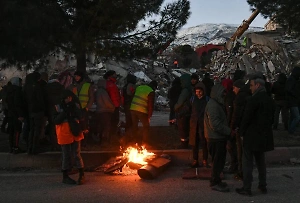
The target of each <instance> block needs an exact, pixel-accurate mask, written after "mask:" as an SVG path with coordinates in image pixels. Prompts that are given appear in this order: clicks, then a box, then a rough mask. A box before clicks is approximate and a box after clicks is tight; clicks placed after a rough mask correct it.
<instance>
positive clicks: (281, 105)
mask: <svg viewBox="0 0 300 203" xmlns="http://www.w3.org/2000/svg"><path fill="white" fill-rule="evenodd" d="M275 104H276V108H275V112H274V124H273V128H274V129H277V127H278V123H279V115H280V112H281V118H282V123H283V124H284V129H285V130H288V123H289V108H288V106H287V101H284V100H280V101H275Z"/></svg>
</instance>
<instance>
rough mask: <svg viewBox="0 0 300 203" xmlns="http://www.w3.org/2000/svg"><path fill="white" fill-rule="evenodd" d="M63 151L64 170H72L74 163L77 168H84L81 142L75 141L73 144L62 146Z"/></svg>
mask: <svg viewBox="0 0 300 203" xmlns="http://www.w3.org/2000/svg"><path fill="white" fill-rule="evenodd" d="M61 151H62V170H63V171H64V170H71V169H72V167H73V161H75V166H76V167H77V168H84V164H83V160H82V157H81V154H80V152H81V144H80V141H79V142H76V141H74V142H73V143H71V144H64V145H61Z"/></svg>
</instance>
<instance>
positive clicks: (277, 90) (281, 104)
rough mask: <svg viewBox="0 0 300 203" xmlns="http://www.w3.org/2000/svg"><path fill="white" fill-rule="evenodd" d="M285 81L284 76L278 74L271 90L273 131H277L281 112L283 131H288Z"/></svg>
mask: <svg viewBox="0 0 300 203" xmlns="http://www.w3.org/2000/svg"><path fill="white" fill-rule="evenodd" d="M286 80H287V77H286V75H285V74H284V73H280V74H279V75H278V79H277V81H276V82H274V84H273V86H272V89H271V92H272V94H274V101H275V104H276V108H275V114H274V124H273V130H277V128H278V123H279V115H280V112H281V117H282V123H283V125H284V129H285V130H288V123H289V108H288V106H287V100H286V94H287V92H286V89H285V84H286Z"/></svg>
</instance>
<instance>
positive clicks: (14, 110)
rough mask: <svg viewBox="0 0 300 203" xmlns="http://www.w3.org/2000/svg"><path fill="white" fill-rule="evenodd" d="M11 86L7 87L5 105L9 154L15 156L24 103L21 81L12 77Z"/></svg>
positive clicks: (17, 150)
mask: <svg viewBox="0 0 300 203" xmlns="http://www.w3.org/2000/svg"><path fill="white" fill-rule="evenodd" d="M10 82H11V85H9V86H8V87H7V95H6V98H5V99H6V101H5V102H6V103H7V111H8V125H9V132H8V133H9V138H8V139H9V152H10V153H14V154H17V153H19V152H21V150H20V149H19V140H20V134H21V132H22V121H23V120H24V110H25V106H24V102H23V93H22V79H21V78H19V77H13V78H11V79H10Z"/></svg>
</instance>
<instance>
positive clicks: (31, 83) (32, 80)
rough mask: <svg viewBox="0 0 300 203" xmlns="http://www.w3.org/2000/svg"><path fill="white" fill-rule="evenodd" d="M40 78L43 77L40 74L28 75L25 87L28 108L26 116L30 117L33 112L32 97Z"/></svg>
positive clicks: (24, 93)
mask: <svg viewBox="0 0 300 203" xmlns="http://www.w3.org/2000/svg"><path fill="white" fill-rule="evenodd" d="M40 77H41V75H40V73H38V72H33V73H30V74H28V75H26V78H25V84H24V87H23V98H24V103H25V107H26V112H25V113H26V115H29V114H30V113H31V112H32V106H33V103H32V102H31V100H32V95H33V92H34V89H35V87H36V85H37V82H38V80H39V79H40Z"/></svg>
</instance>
